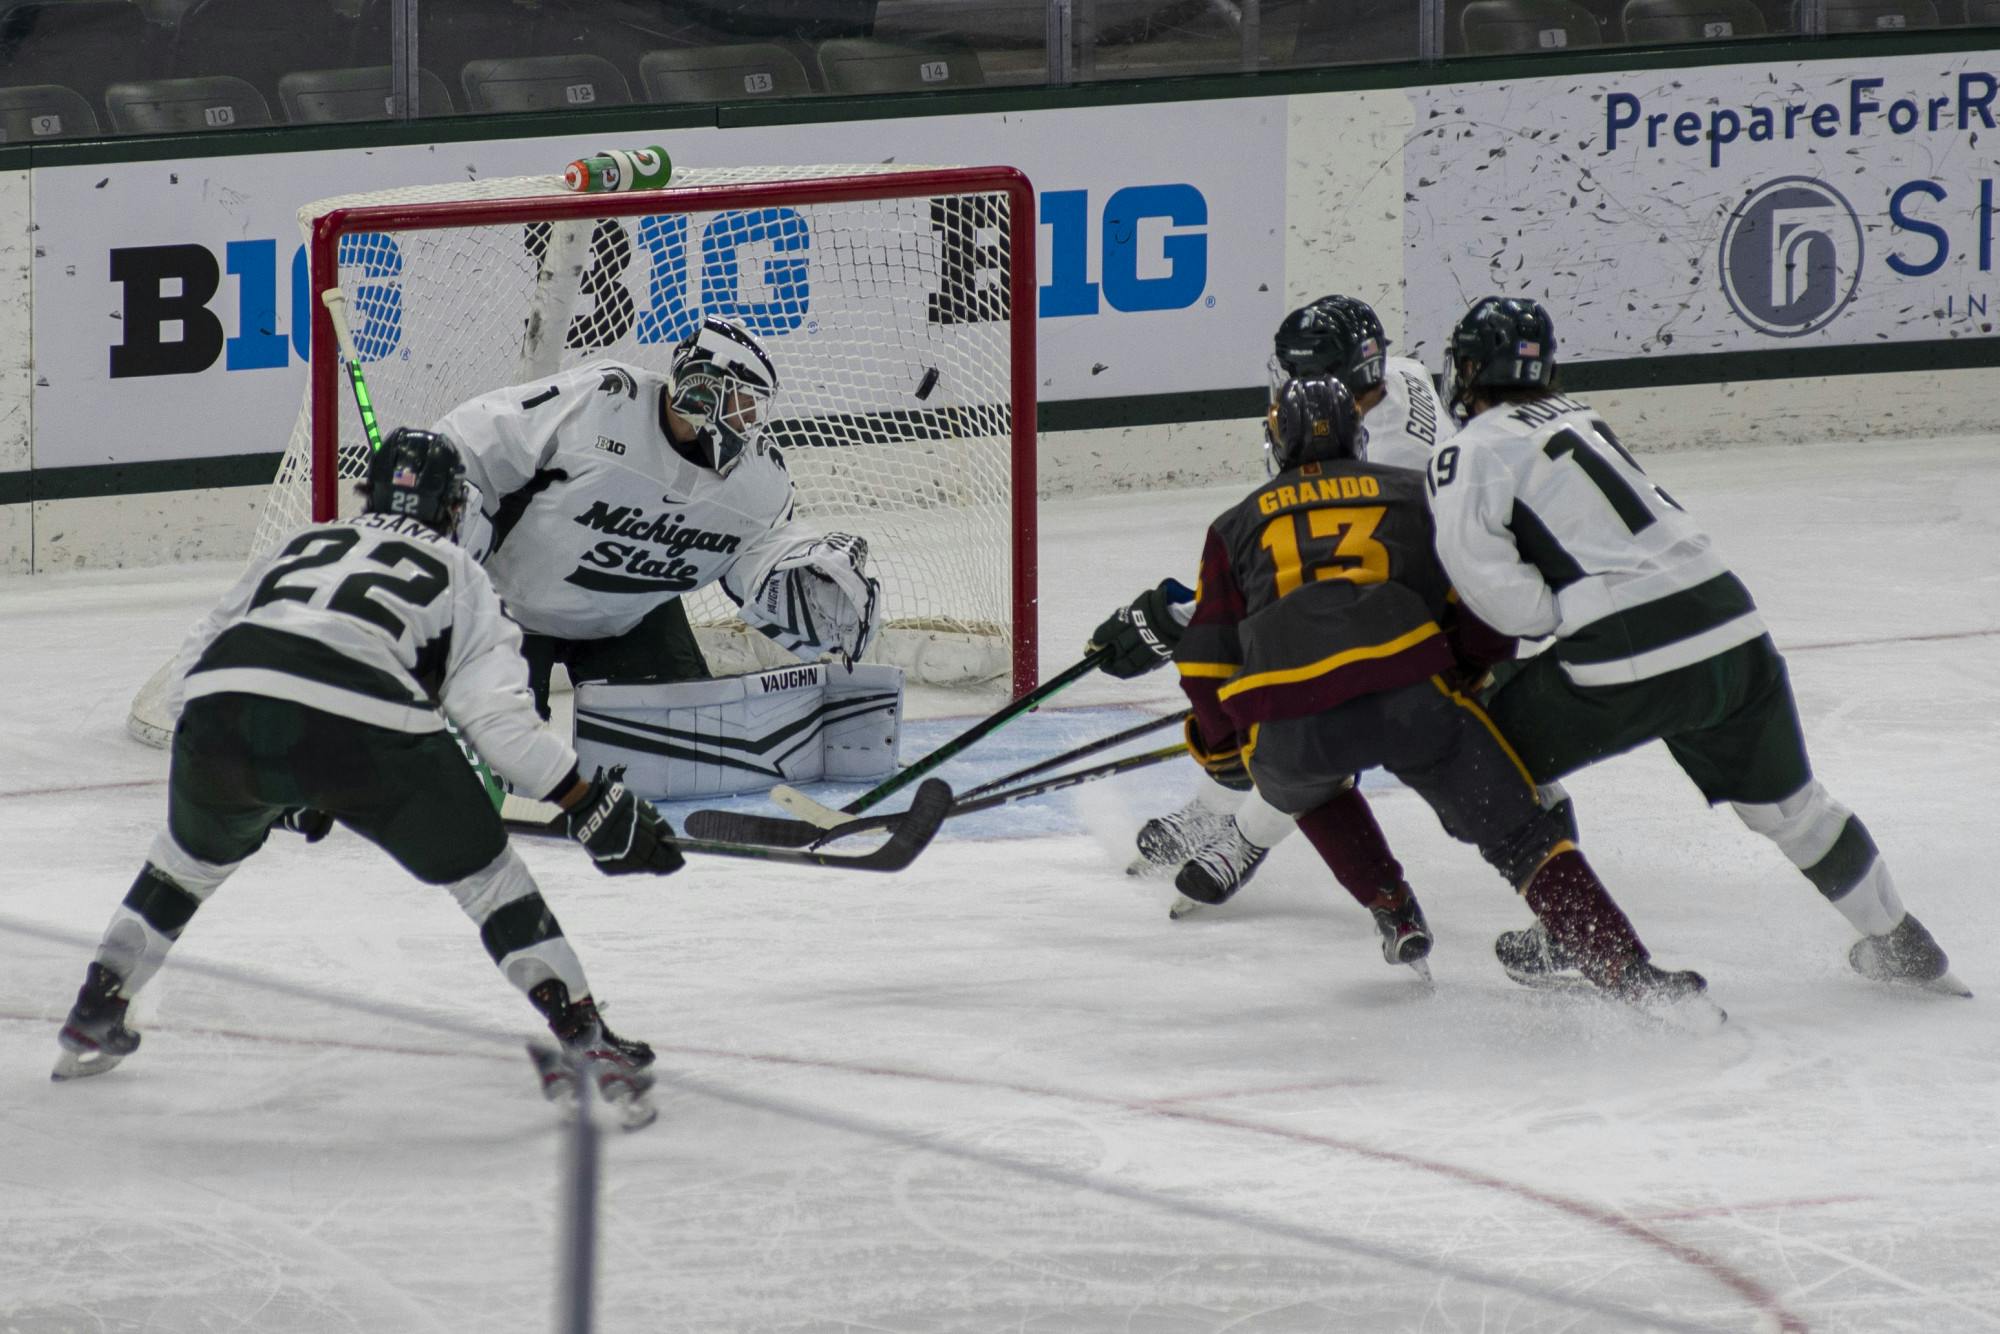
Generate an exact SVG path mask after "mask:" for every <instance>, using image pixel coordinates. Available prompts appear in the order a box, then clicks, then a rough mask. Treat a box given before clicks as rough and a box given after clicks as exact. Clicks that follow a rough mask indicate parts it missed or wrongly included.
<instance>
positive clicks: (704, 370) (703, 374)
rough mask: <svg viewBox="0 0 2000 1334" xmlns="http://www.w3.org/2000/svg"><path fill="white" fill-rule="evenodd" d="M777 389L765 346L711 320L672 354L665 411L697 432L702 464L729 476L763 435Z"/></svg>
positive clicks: (736, 328) (734, 327) (737, 328)
mask: <svg viewBox="0 0 2000 1334" xmlns="http://www.w3.org/2000/svg"><path fill="white" fill-rule="evenodd" d="M777 389H778V372H777V369H776V368H775V367H774V366H772V364H771V358H770V356H769V355H768V354H766V353H765V351H764V349H763V347H762V345H761V344H759V343H758V342H757V340H756V339H755V338H753V337H751V336H750V334H749V332H748V331H747V330H745V329H743V328H742V327H741V326H739V325H735V324H731V323H730V322H729V321H727V320H722V319H717V318H716V317H715V316H713V315H711V316H709V317H707V318H706V319H704V320H702V322H701V326H700V327H699V328H697V329H696V330H695V331H694V332H693V333H691V334H689V335H688V336H687V337H686V338H684V339H682V340H681V343H680V345H679V346H678V347H676V348H675V349H674V360H673V365H672V368H671V369H670V370H669V371H668V374H667V407H668V408H669V409H670V410H671V411H672V412H673V413H674V415H675V416H677V417H679V418H680V419H681V420H682V421H684V422H686V423H687V424H688V425H689V426H691V427H693V428H694V445H695V450H696V452H697V453H698V454H700V456H701V458H702V460H703V462H704V463H706V464H707V466H708V467H710V468H713V469H714V470H715V471H716V472H718V473H720V474H721V475H722V476H724V477H727V476H728V475H729V474H730V473H731V472H733V471H735V469H736V465H737V464H738V463H740V462H742V460H743V454H744V451H746V450H748V449H750V448H751V447H752V446H754V445H755V444H756V443H757V438H758V437H759V436H760V435H762V434H763V431H764V427H765V426H766V425H767V424H768V417H769V408H770V403H771V397H772V395H773V394H775V393H776V392H777Z"/></svg>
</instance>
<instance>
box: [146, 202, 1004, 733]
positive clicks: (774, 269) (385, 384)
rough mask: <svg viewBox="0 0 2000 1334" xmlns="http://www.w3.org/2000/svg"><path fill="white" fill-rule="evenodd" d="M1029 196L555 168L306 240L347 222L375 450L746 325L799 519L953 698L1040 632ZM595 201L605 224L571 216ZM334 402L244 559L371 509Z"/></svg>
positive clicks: (745, 658) (660, 361) (288, 463)
mask: <svg viewBox="0 0 2000 1334" xmlns="http://www.w3.org/2000/svg"><path fill="white" fill-rule="evenodd" d="M910 191H916V192H915V193H909V192H910ZM852 193H860V194H862V195H863V197H859V198H828V196H833V195H840V194H852ZM1013 198H1014V196H1011V195H1010V194H1009V193H1008V192H1007V191H1006V190H1005V189H1003V188H996V186H995V184H994V179H993V173H992V172H990V171H989V172H985V173H984V174H983V175H982V174H980V173H971V172H968V173H959V172H954V171H952V170H950V169H937V168H916V167H906V168H891V167H881V166H869V167H806V168H795V167H786V168H736V169H721V170H716V169H709V170H699V169H698V170H692V171H685V172H682V173H679V174H677V175H676V177H675V180H674V184H673V186H671V187H670V188H668V189H666V190H661V191H650V192H644V193H626V194H603V195H589V196H578V195H576V194H573V193H571V192H570V191H568V190H566V189H565V188H564V187H563V183H562V178H561V177H560V176H559V175H549V176H535V177H516V178H507V179H498V180H488V181H473V182H461V183H457V184H452V185H435V186H419V187H411V188H406V189H398V190H385V191H380V192H375V193H370V194H361V195H351V196H344V197H340V198H334V199H327V200H322V201H319V202H317V203H314V204H311V205H308V206H307V207H306V208H304V209H301V210H300V213H299V220H300V226H301V228H302V229H303V230H304V231H305V233H306V237H307V242H308V246H309V247H310V245H311V243H312V237H313V235H314V232H315V229H316V226H317V225H318V224H319V223H320V221H321V220H322V219H325V218H327V217H328V216H329V215H334V214H336V213H337V212H342V213H344V215H345V216H346V217H347V218H348V219H349V221H348V222H346V223H343V224H342V226H343V227H344V228H346V230H345V231H344V232H343V234H341V235H339V236H338V238H337V240H335V241H334V243H333V249H332V254H333V257H334V260H335V266H334V267H335V269H336V273H337V283H338V286H339V288H340V290H341V292H342V294H343V295H344V296H345V298H346V304H347V314H348V320H349V323H350V325H351V327H352V329H353V333H354V341H355V345H356V347H357V349H358V351H359V354H360V358H361V361H362V366H363V370H364V372H365V375H366V379H367V382H368V389H369V391H370V394H371V396H372V398H373V400H374V404H375V409H376V411H377V413H378V414H379V417H380V423H381V429H382V431H383V433H384V434H387V432H388V431H389V430H391V429H393V428H394V427H396V426H399V425H416V426H428V425H430V424H431V423H433V422H435V421H436V420H437V419H438V418H440V417H442V416H443V415H444V414H445V413H446V412H447V411H448V410H449V409H451V408H452V407H453V406H455V405H456V404H458V403H460V402H462V401H464V400H465V399H467V398H470V397H472V396H474V395H476V394H480V393H484V392H486V391H488V390H491V389H494V388H497V387H500V386H503V385H514V384H526V383H527V382H529V381H532V380H535V379H536V378H538V377H542V376H546V375H548V374H550V373H552V372H554V371H556V370H558V369H562V368H565V367H570V366H574V365H578V364H581V363H584V362H589V361H595V360H600V359H605V358H610V359H614V360H618V361H622V362H626V363H629V364H636V365H641V366H647V367H651V368H655V369H659V370H664V369H665V368H666V365H667V362H668V359H669V357H670V355H671V352H672V348H673V345H674V344H675V343H676V342H677V341H678V340H679V339H680V338H681V337H682V336H684V335H685V334H686V333H687V332H688V331H689V330H690V329H691V328H692V327H693V326H694V325H695V323H696V322H698V321H699V320H700V318H701V317H702V316H703V315H704V314H717V315H722V316H724V317H725V318H729V319H733V320H736V321H738V322H740V323H742V324H743V325H745V327H747V328H749V329H750V330H752V331H753V332H754V333H756V334H757V335H758V336H759V337H760V338H761V339H762V340H763V341H764V343H765V346H766V347H767V348H769V349H770V351H771V354H772V357H773V359H774V361H775V362H776V364H777V367H778V373H779V378H780V388H779V393H778V395H777V397H776V399H775V401H774V404H773V415H774V418H775V420H774V422H773V424H772V427H771V438H772V439H773V440H774V441H775V442H776V443H777V444H779V445H780V446H781V447H783V449H784V451H785V460H786V463H787V465H788V467H789V468H790V470H791V473H792V477H793V481H794V483H795V487H796V495H797V502H798V513H799V517H800V518H801V519H803V520H805V521H807V522H809V523H812V524H814V525H816V526H819V527H822V528H824V529H829V530H831V529H838V530H841V531H847V532H856V533H859V534H861V535H862V536H863V537H866V538H867V539H868V543H869V552H870V558H871V563H872V566H873V570H874V573H875V574H876V575H877V576H878V577H879V578H880V579H881V582H882V596H883V603H884V625H885V633H884V635H883V636H882V642H881V644H880V645H879V646H878V647H877V648H875V649H871V651H870V654H869V657H870V658H871V659H879V660H881V661H887V662H893V663H896V664H897V665H900V666H902V667H903V668H904V669H905V670H906V671H907V672H909V673H910V674H911V675H912V677H913V678H915V679H917V680H921V681H927V682H931V683H934V684H947V685H949V684H959V683H974V682H980V681H990V680H994V679H996V678H1005V677H1006V676H1007V675H1008V674H1009V672H1010V671H1011V670H1013V669H1014V668H1015V666H1016V663H1017V661H1018V659H1019V656H1020V655H1019V654H1018V653H1017V649H1018V646H1019V645H1021V644H1023V643H1032V637H1033V626H1032V606H1033V602H1032V587H1031V586H1030V585H1028V584H1026V583H1024V581H1023V579H1022V578H1021V577H1020V575H1019V573H1018V572H1017V571H1016V569H1015V560H1016V555H1017V552H1018V551H1019V550H1020V547H1021V544H1022V542H1023V540H1024V538H1023V534H1024V532H1025V533H1026V534H1028V535H1029V536H1028V537H1027V540H1028V541H1031V540H1032V537H1031V534H1032V505H1033V455H1032V448H1033V446H1032V432H1031V430H1024V431H1023V432H1021V433H1019V435H1018V436H1017V433H1016V431H1015V424H1016V420H1017V417H1019V418H1021V419H1022V420H1024V421H1027V422H1030V423H1031V422H1032V408H1031V406H1029V407H1027V408H1026V409H1025V410H1024V409H1023V407H1022V405H1019V404H1017V402H1016V395H1017V394H1021V393H1030V392H1031V389H1029V388H1028V383H1027V381H1025V379H1022V378H1018V377H1016V375H1015V373H1014V372H1015V370H1016V360H1017V353H1016V349H1018V348H1019V346H1020V343H1019V341H1018V339H1017V338H1016V337H1015V331H1014V328H1013V319H1012V317H1013V314H1014V312H1013V310H1012V302H1011V299H1010V285H1009V277H1010V262H1011V257H1012V255H1013V252H1014V249H1015V241H1014V231H1013V228H1014V226H1015V225H1017V224H1018V225H1020V226H1032V225H1033V224H1032V220H1031V219H1030V218H1028V217H1025V216H1023V217H1019V218H1017V217H1016V216H1015V214H1016V213H1025V212H1026V210H1022V209H1016V208H1015V207H1014V206H1013ZM580 200H582V201H588V203H587V207H588V208H589V209H590V210H591V215H590V216H582V217H570V216H565V213H564V211H565V210H569V211H570V212H571V213H574V212H575V211H576V210H577V209H579V208H582V207H585V206H586V205H585V204H582V203H579V201H580ZM1030 277H1032V275H1030ZM321 327H323V326H321ZM321 341H322V340H320V339H319V338H318V337H315V340H314V343H315V345H314V347H313V350H312V352H313V360H314V362H315V367H314V379H315V382H316V383H317V384H318V385H319V386H320V389H319V392H320V393H321V394H322V395H325V394H326V393H327V389H326V385H328V384H329V383H333V382H332V381H331V380H329V379H328V378H327V377H326V376H325V375H324V373H323V368H322V367H321V366H320V365H319V364H318V363H319V362H320V359H321V358H323V357H326V358H333V357H335V356H336V349H333V348H330V347H322V346H320V343H321ZM324 341H325V342H328V343H331V342H332V340H331V339H326V340H324ZM337 393H338V394H339V396H340V397H339V401H338V402H337V404H331V405H329V403H327V402H322V403H321V405H320V408H319V411H318V412H315V405H314V397H313V393H312V392H310V391H309V392H308V395H307V398H306V401H305V403H303V404H302V405H301V408H300V412H299V417H298V422H297V425H296V427H295V429H294V431H293V433H292V438H291V442H290V445H289V447H288V448H287V450H286V452H285V455H284V460H283V462H282V463H281V465H280V467H279V471H278V475H277V478H276V481H275V483H274V484H273V486H272V488H271V491H270V497H269V500H268V502H267V504H266V508H265V510H264V514H263V517H262V520H261V522H260V524H259V526H258V531H257V537H256V543H255V547H256V551H258V552H261V551H264V550H266V549H268V548H269V547H270V546H272V545H274V544H276V543H277V542H278V541H279V540H280V539H281V538H283V537H284V536H285V535H287V534H289V533H290V532H292V531H293V530H295V529H297V528H298V527H300V526H302V525H304V524H306V523H309V522H312V521H314V520H315V519H316V518H325V517H327V515H326V514H325V513H324V506H325V504H326V503H327V501H328V498H329V497H332V498H334V499H335V500H336V501H337V503H338V505H339V506H340V510H341V512H342V513H349V512H352V510H353V509H354V508H355V507H356V506H357V505H358V499H357V498H356V497H355V496H354V495H353V494H352V491H353V487H352V485H351V480H352V479H354V478H358V477H359V476H361V474H362V472H363V471H364V470H365V467H366V462H367V458H368V442H367V438H366V436H365V434H364V432H363V429H362V426H361V423H360V418H359V414H358V413H357V411H356V410H355V408H354V405H353V403H352V402H351V400H349V399H348V397H347V393H348V391H347V388H346V385H345V380H344V377H343V378H342V379H341V380H340V381H339V383H338V386H337ZM330 406H331V410H329V407H330ZM315 423H318V429H317V431H316V430H315ZM329 475H331V480H332V485H328V482H327V480H326V479H328V477H329ZM316 490H317V492H318V494H319V496H320V509H321V512H320V513H317V514H316V513H315V503H314V496H315V491H316ZM1024 491H1025V494H1023V492H1024ZM1026 554H1027V558H1028V559H1029V560H1030V561H1031V560H1032V551H1031V550H1030V551H1029V552H1027V553H1026ZM1030 568H1031V567H1030ZM689 611H690V615H691V618H692V619H693V621H694V622H695V624H696V627H697V633H698V634H699V635H700V637H701V639H702V644H703V649H704V651H705V652H706V653H707V654H708V656H709V659H710V665H711V668H712V669H713V670H715V671H717V672H734V671H744V670H751V669H753V668H756V667H762V666H775V665H781V664H783V663H787V662H789V661H790V659H789V657H787V656H786V655H785V654H784V653H783V652H782V651H781V650H778V649H776V648H775V647H774V646H773V645H771V644H770V643H769V641H767V640H765V639H764V638H763V636H761V635H758V634H755V633H753V632H750V631H748V630H746V629H745V628H744V627H743V626H742V624H741V622H740V621H738V620H737V619H736V617H735V614H734V609H733V607H732V606H731V604H730V603H729V602H728V600H727V599H726V598H725V597H723V595H722V594H721V592H720V591H719V590H718V589H714V588H710V589H705V590H702V591H701V592H699V593H697V594H693V595H690V597H689ZM149 693H150V694H151V695H152V696H153V697H154V700H153V704H152V709H153V712H154V714H157V713H158V712H159V710H158V702H157V697H158V695H159V694H160V693H161V691H160V690H159V689H158V688H157V686H154V685H152V684H149V688H148V691H147V692H142V694H141V696H140V699H139V701H138V702H137V703H135V705H134V711H133V731H134V732H135V733H137V734H140V735H142V736H144V735H147V726H148V724H151V725H153V727H154V729H155V730H156V731H157V732H158V735H157V736H155V737H153V738H151V739H155V740H159V739H162V738H163V737H164V736H165V735H166V732H167V731H168V730H170V726H169V727H166V728H161V727H159V726H158V724H159V723H160V722H161V721H162V720H161V719H159V718H158V717H151V718H149V717H147V716H144V715H145V714H146V710H147V707H148V694H149Z"/></svg>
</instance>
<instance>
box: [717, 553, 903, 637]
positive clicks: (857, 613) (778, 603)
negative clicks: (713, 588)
mask: <svg viewBox="0 0 2000 1334" xmlns="http://www.w3.org/2000/svg"><path fill="white" fill-rule="evenodd" d="M881 601H882V584H881V581H879V580H876V579H872V578H870V577H869V576H868V541H867V539H866V538H861V537H856V536H854V535H853V534H852V533H827V534H826V535H825V536H823V537H818V538H814V539H812V540H810V541H808V542H804V543H801V544H799V545H798V546H796V547H795V548H794V549H793V550H791V551H790V552H789V553H787V554H786V555H785V556H784V557H783V558H782V559H781V560H779V561H778V562H777V563H776V564H775V565H773V566H772V567H771V572H770V573H769V574H768V575H766V576H765V577H764V580H763V582H762V583H761V584H760V585H759V586H758V589H757V592H756V595H755V597H753V598H752V599H751V600H750V601H749V602H746V603H745V604H744V605H743V618H744V619H745V620H746V621H748V622H750V623H751V624H752V625H755V626H756V627H757V628H758V629H760V630H762V631H763V632H764V633H765V634H766V635H768V636H769V637H770V638H772V639H774V640H776V641H777V642H778V643H779V644H780V645H781V646H783V647H784V648H785V649H787V650H789V651H790V652H791V653H792V654H793V655H794V656H796V657H799V658H803V659H806V660H807V661H810V660H812V659H814V658H817V657H821V656H823V655H825V654H829V653H838V654H842V655H844V656H845V657H846V658H847V660H848V661H849V662H854V661H858V660H859V659H860V657H861V655H862V654H863V653H865V652H867V651H868V645H869V642H870V641H871V640H872V639H873V638H874V637H875V634H876V632H877V631H878V630H880V629H881V628H882V605H881Z"/></svg>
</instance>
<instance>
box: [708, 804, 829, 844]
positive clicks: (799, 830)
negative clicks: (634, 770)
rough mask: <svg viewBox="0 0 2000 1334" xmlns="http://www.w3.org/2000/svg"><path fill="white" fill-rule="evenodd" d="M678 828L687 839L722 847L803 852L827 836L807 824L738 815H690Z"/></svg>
mask: <svg viewBox="0 0 2000 1334" xmlns="http://www.w3.org/2000/svg"><path fill="white" fill-rule="evenodd" d="M682 827H683V828H685V829H686V830H687V833H688V837H690V838H708V839H715V840H717V841H718V842H722V843H768V844H769V845H770V846H772V847H774V848H803V847H805V846H806V845H807V844H809V843H815V842H818V841H819V839H820V838H821V837H822V836H823V835H825V834H826V833H827V830H826V829H824V828H823V827H821V826H819V825H816V824H814V823H812V821H810V820H787V819H784V818H782V817H780V816H776V815H752V814H747V813H745V812H742V811H690V812H689V813H688V817H687V819H686V820H684V821H682Z"/></svg>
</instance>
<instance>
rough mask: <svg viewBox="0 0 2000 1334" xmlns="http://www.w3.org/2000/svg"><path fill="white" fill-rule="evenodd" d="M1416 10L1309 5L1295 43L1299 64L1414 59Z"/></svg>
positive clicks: (1376, 2) (1393, 2) (1368, 4)
mask: <svg viewBox="0 0 2000 1334" xmlns="http://www.w3.org/2000/svg"><path fill="white" fill-rule="evenodd" d="M1418 39H1419V27H1418V16H1417V6H1416V5H1413V4H1411V3H1410V2H1409V0H1358V2H1357V0H1306V4H1305V7H1304V8H1303V9H1301V10H1300V11H1299V29H1298V34H1297V36H1296V37H1295V38H1294V39H1293V42H1292V63H1293V64H1295V65H1352V64H1360V63H1364V62H1367V61H1377V60H1381V61H1389V60H1415V59H1417V58H1418V57H1419V56H1420V55H1421V54H1422V52H1421V51H1420V50H1419V49H1418Z"/></svg>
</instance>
